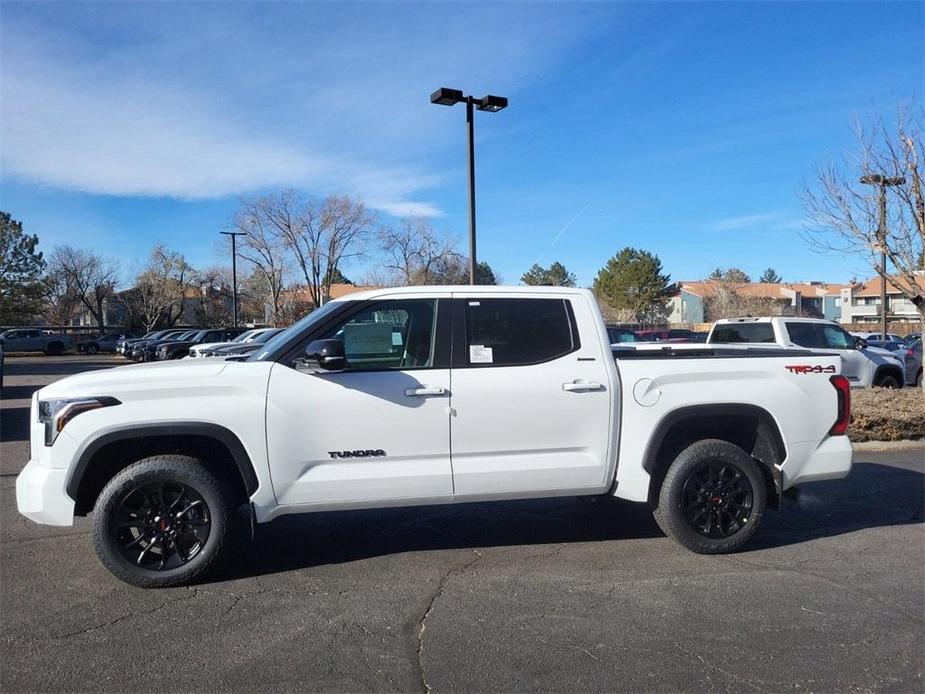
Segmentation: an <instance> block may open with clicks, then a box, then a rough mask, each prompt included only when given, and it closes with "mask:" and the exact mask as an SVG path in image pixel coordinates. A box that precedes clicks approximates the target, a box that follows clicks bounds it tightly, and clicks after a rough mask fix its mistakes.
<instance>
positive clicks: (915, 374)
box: [903, 338, 922, 388]
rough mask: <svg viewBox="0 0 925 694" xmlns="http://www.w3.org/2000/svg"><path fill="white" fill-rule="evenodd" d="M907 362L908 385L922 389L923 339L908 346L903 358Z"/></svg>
mask: <svg viewBox="0 0 925 694" xmlns="http://www.w3.org/2000/svg"><path fill="white" fill-rule="evenodd" d="M903 359H904V361H905V362H906V383H908V384H909V385H911V386H917V387H919V388H921V387H922V338H919V339H918V340H915V341H913V342H910V343H909V344H907V345H906V353H905V355H904V356H903Z"/></svg>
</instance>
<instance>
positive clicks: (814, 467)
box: [782, 436, 854, 489]
mask: <svg viewBox="0 0 925 694" xmlns="http://www.w3.org/2000/svg"><path fill="white" fill-rule="evenodd" d="M799 448H800V446H792V447H791V456H789V457H788V460H787V461H786V462H785V464H784V466H783V469H782V472H783V478H784V480H783V481H784V484H783V488H784V489H789V488H790V487H795V486H796V485H798V484H803V483H804V482H818V481H820V480H837V479H841V478H842V477H847V476H848V473H849V472H851V460H852V457H853V456H854V450H853V449H852V447H851V441H850V439H849V438H848V437H847V436H830V437H828V438H827V439H825V440H824V441H823V442H822V443H820V444H819V445H818V446H816V447H815V449H811V450H806V451H799V450H798V449H799ZM800 453H802V455H800ZM794 454H796V455H794ZM791 459H796V460H799V459H802V460H803V463H802V465H798V466H797V465H793V464H792V463H795V462H796V460H791Z"/></svg>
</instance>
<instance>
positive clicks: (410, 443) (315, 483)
mask: <svg viewBox="0 0 925 694" xmlns="http://www.w3.org/2000/svg"><path fill="white" fill-rule="evenodd" d="M840 367H841V361H840V359H839V357H838V355H834V354H833V355H828V354H815V353H811V352H799V351H792V350H788V351H784V350H775V349H770V350H766V351H762V350H754V349H737V348H729V347H719V346H710V345H697V344H690V345H683V344H679V345H659V344H648V345H628V346H623V347H617V348H615V349H612V348H611V345H610V339H609V337H608V334H607V329H606V327H605V325H604V322H603V320H602V318H601V314H600V312H599V311H598V308H597V303H596V302H595V299H594V297H593V295H592V294H591V293H590V292H589V291H587V290H584V289H571V288H564V287H536V288H524V287H403V288H398V289H381V290H372V291H366V292H360V293H356V294H351V295H349V296H347V297H345V298H343V299H337V300H334V301H331V302H329V303H327V304H326V305H325V306H324V307H323V308H320V309H318V310H316V311H314V312H312V313H310V314H309V315H307V316H306V317H305V318H303V319H302V320H301V321H300V322H298V323H297V324H295V325H294V326H293V327H291V328H290V329H288V330H286V331H285V332H282V333H280V334H279V335H277V336H276V337H275V338H273V339H272V340H270V341H269V342H267V344H266V345H265V346H263V348H262V349H260V350H259V351H258V352H256V353H255V354H252V355H250V356H248V357H246V358H243V359H240V360H234V359H232V360H229V361H217V360H181V361H173V362H161V363H153V364H140V365H133V366H124V367H120V368H113V369H109V370H106V371H95V372H93V373H86V374H79V375H76V376H71V377H69V378H65V379H62V380H60V381H58V382H56V383H53V384H51V385H49V386H46V387H45V388H42V389H41V390H39V391H38V392H37V393H36V394H35V395H34V396H33V399H32V407H31V415H30V416H31V423H32V424H31V460H30V461H29V462H28V464H27V465H26V466H25V468H24V469H23V471H22V472H21V474H20V475H19V477H18V479H17V481H16V499H17V504H18V507H19V511H20V512H21V513H22V514H23V515H25V516H27V517H28V518H30V519H32V520H33V521H36V522H38V523H45V524H51V525H71V524H72V523H73V521H74V517H75V516H84V515H87V514H90V513H92V514H93V519H92V533H91V537H92V543H93V545H94V548H95V550H96V552H97V554H98V556H99V558H100V560H101V561H102V562H103V564H105V566H106V567H107V568H108V569H109V570H110V571H111V572H112V573H113V574H114V575H115V576H117V577H118V578H120V579H122V580H124V581H126V582H129V583H132V584H135V585H139V586H145V587H164V586H175V585H180V584H186V583H189V582H193V581H196V580H198V579H200V578H202V576H203V575H204V574H205V573H206V572H207V571H208V570H209V569H210V567H212V566H213V565H214V564H215V562H216V561H217V560H219V558H220V557H221V555H222V554H223V552H224V551H225V550H226V549H227V547H228V545H229V543H230V541H231V539H232V537H233V536H234V534H233V532H232V530H231V527H232V525H233V524H232V522H231V520H232V517H233V515H234V514H235V513H236V510H237V509H238V507H239V506H243V505H246V506H247V507H248V509H249V513H250V515H251V518H252V522H254V523H265V522H267V521H270V520H273V519H274V518H277V517H278V516H281V515H283V514H289V513H304V512H313V511H332V510H341V509H343V510H346V509H368V508H377V507H387V506H414V505H425V504H447V503H461V502H475V501H478V502H484V501H491V500H502V499H526V498H537V497H550V496H589V495H612V496H616V497H620V498H622V499H628V500H630V501H636V502H640V503H645V504H649V505H650V507H651V508H652V509H653V511H654V514H655V519H656V521H657V522H658V524H659V526H660V527H661V528H662V529H663V530H664V532H665V533H666V534H668V535H669V536H671V537H672V538H674V539H675V540H676V541H677V542H679V543H680V544H681V545H683V546H684V547H686V548H688V549H690V550H693V551H694V552H699V553H705V554H715V553H723V552H730V551H733V550H735V549H737V548H739V547H741V546H742V545H743V543H745V542H746V541H747V540H748V539H749V538H750V537H751V536H752V535H753V534H754V533H755V531H756V530H757V529H758V526H759V524H760V522H761V520H762V517H763V516H764V514H765V510H766V509H769V508H776V507H777V506H778V503H779V500H780V497H781V496H782V495H783V494H785V493H786V492H788V490H790V489H793V488H795V487H796V486H797V485H799V484H801V483H804V482H809V481H812V480H824V479H833V478H840V477H844V476H845V475H847V474H848V472H849V470H850V468H851V454H852V450H851V444H850V442H849V440H848V438H847V436H846V435H845V432H846V429H847V426H848V422H849V418H850V404H849V403H850V388H849V384H848V381H847V379H845V378H844V377H843V376H841V375H840V374H839V369H840ZM242 515H243V514H242Z"/></svg>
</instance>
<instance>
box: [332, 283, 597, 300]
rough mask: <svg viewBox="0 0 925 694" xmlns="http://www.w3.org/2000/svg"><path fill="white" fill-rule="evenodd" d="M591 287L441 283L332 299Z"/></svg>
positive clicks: (568, 292)
mask: <svg viewBox="0 0 925 694" xmlns="http://www.w3.org/2000/svg"><path fill="white" fill-rule="evenodd" d="M589 291H590V290H589V289H581V288H578V287H522V286H516V285H512V286H503V285H502V286H496V285H475V286H472V285H468V284H460V285H440V286H430V285H422V286H410V287H384V288H382V289H368V290H366V291H361V292H353V293H351V294H347V295H345V296H341V297H338V298H336V299H331V301H365V300H368V299H376V298H379V297H384V296H397V295H409V294H411V295H414V294H423V295H425V296H435V295H437V296H445V295H449V294H454V293H456V294H465V295H466V296H476V295H480V296H485V295H491V294H558V295H565V296H575V295H584V294H587V293H588V292H589Z"/></svg>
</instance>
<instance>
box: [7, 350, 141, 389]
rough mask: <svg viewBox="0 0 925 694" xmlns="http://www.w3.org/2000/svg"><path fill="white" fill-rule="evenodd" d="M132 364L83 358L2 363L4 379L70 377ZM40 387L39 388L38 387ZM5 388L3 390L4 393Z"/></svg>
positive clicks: (121, 361) (50, 358) (57, 358)
mask: <svg viewBox="0 0 925 694" xmlns="http://www.w3.org/2000/svg"><path fill="white" fill-rule="evenodd" d="M131 363H132V362H130V361H126V360H124V359H121V360H118V361H117V360H115V359H108V360H96V359H92V360H91V359H88V358H86V357H84V358H68V357H54V358H53V357H49V361H48V362H44V363H43V362H42V361H40V360H37V359H23V360H21V361H20V359H16V358H14V357H8V358H7V359H6V360H4V363H3V377H4V379H7V378H11V377H13V376H62V377H64V376H71V375H73V374H76V373H81V372H83V371H93V370H95V369H111V368H112V367H114V366H125V365H126V364H131ZM40 387H41V386H40ZM6 388H7V387H6V386H4V388H3V390H4V391H6Z"/></svg>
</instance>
